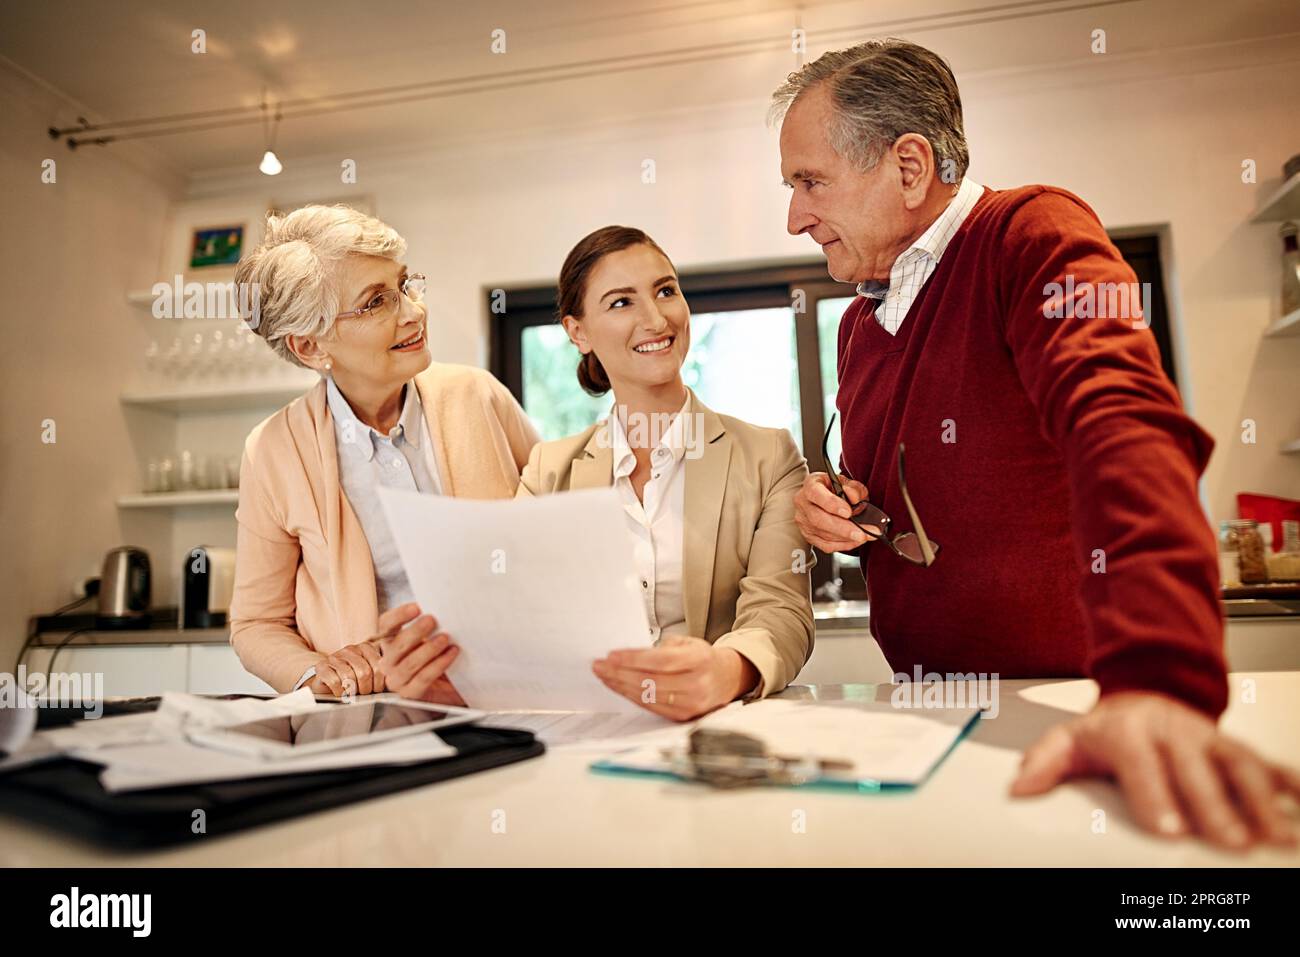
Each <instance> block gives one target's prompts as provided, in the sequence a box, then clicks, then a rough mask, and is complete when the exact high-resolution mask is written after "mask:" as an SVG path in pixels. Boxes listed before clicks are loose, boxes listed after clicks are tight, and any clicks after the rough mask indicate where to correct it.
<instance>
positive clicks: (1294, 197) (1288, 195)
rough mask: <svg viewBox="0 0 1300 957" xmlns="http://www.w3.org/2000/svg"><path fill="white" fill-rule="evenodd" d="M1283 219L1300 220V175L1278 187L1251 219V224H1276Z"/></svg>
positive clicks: (1297, 174)
mask: <svg viewBox="0 0 1300 957" xmlns="http://www.w3.org/2000/svg"><path fill="white" fill-rule="evenodd" d="M1285 219H1300V173H1296V174H1295V175H1294V176H1292V177H1291V178H1290V179H1289V180H1287V181H1286V182H1285V183H1283V184H1282V185H1281V186H1280V187H1278V190H1277V192H1275V193H1274V194H1273V195H1272V196H1270V197H1269V198H1268V199H1266V200H1265V201H1264V205H1263V206H1261V207H1260V208H1259V210H1258V211H1257V212H1256V213H1255V215H1254V216H1252V217H1251V222H1253V223H1278V222H1282V221H1283V220H1285Z"/></svg>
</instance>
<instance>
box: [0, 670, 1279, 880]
mask: <svg viewBox="0 0 1300 957" xmlns="http://www.w3.org/2000/svg"><path fill="white" fill-rule="evenodd" d="M1231 688H1232V705H1231V706H1230V708H1229V710H1228V712H1227V714H1226V716H1225V718H1224V722H1223V723H1224V727H1225V729H1226V730H1227V731H1228V732H1229V733H1231V734H1234V735H1236V736H1238V737H1240V738H1242V739H1244V740H1245V741H1247V742H1249V743H1250V744H1252V745H1253V746H1254V747H1255V748H1256V749H1257V750H1259V751H1260V752H1262V753H1263V754H1265V755H1267V756H1269V757H1271V758H1273V759H1275V760H1282V761H1286V762H1288V763H1290V764H1291V765H1293V766H1297V767H1300V736H1297V735H1296V733H1295V732H1296V729H1297V728H1300V672H1268V673H1258V674H1234V675H1232V676H1231ZM1247 691H1248V692H1249V694H1247V695H1245V696H1244V697H1243V692H1247ZM889 692H890V689H889V688H888V687H887V686H876V685H823V686H796V687H794V688H791V689H789V690H788V691H787V692H786V695H788V696H797V697H804V698H812V699H818V700H828V699H835V698H844V697H876V696H880V697H887V696H888V694H889ZM1095 699H1096V686H1095V685H1094V684H1093V683H1092V682H1090V681H1082V680H1063V681H1058V680H1017V681H1004V682H1002V683H1001V686H1000V713H999V715H998V717H997V718H996V719H993V720H984V721H981V722H980V724H979V726H978V727H976V728H975V729H974V730H973V731H972V733H971V735H970V736H969V737H968V738H967V739H966V740H964V741H963V742H961V744H960V745H958V747H957V748H956V749H955V750H954V751H953V752H952V753H951V754H950V755H949V756H948V758H947V760H946V761H945V762H944V763H943V764H942V765H941V766H940V767H939V768H938V770H937V771H936V772H935V773H934V775H933V776H932V777H931V779H930V780H929V781H927V782H926V783H925V784H924V785H923V786H922V787H920V788H919V789H917V790H915V791H904V792H894V793H883V794H852V793H835V792H822V791H818V792H815V791H805V790H799V789H776V788H773V789H758V790H744V791H725V792H724V791H715V790H710V789H707V788H705V787H703V786H700V785H696V784H688V783H684V782H675V781H667V780H662V779H647V778H633V777H618V776H613V775H601V774H596V773H593V772H591V771H589V770H588V765H589V764H590V763H591V761H592V758H593V755H592V754H590V753H580V752H573V751H563V750H554V751H552V752H550V753H548V754H546V755H544V756H543V757H541V758H537V759H534V760H530V761H525V762H522V763H520V764H515V765H511V766H508V767H503V768H497V769H494V770H491V771H486V772H483V773H480V774H475V775H470V776H468V777H464V778H458V779H455V780H452V781H446V782H443V783H439V784H433V785H429V786H426V787H422V788H417V789H413V790H410V791H405V792H401V793H398V794H394V795H392V796H391V797H385V798H379V799H375V800H370V801H365V802H362V803H360V804H355V805H351V806H348V807H344V808H337V809H334V810H331V811H326V812H323V813H320V814H313V815H309V816H307V817H303V818H299V819H297V820H293V821H288V822H284V823H280V824H275V825H270V826H267V827H265V828H260V829H257V830H253V831H247V832H244V833H241V834H235V835H230V836H228V837H214V838H212V839H210V840H209V841H204V842H202V843H200V844H198V845H194V846H190V847H186V848H182V849H177V850H171V851H163V852H150V853H142V854H133V853H120V852H111V851H106V850H103V849H99V848H96V847H94V846H91V845H87V844H85V843H82V842H80V841H78V840H74V839H71V838H67V837H64V836H62V835H59V834H55V833H53V832H51V831H49V830H46V829H44V828H37V827H35V826H33V825H30V824H27V823H25V822H22V821H18V820H15V819H12V818H7V817H0V865H3V866H78V865H131V864H140V865H163V866H187V865H216V866H222V865H230V866H236V865H238V866H243V865H253V866H277V867H319V866H349V867H357V866H390V865H394V866H401V865H418V866H425V865H458V866H471V867H491V866H513V865H551V866H554V865H596V866H599V865H631V866H651V867H653V866H689V865H704V866H733V865H734V866H762V865H777V866H783V865H798V866H808V865H856V866H912V865H994V866H1044V865H1080V866H1141V867H1161V866H1174V867H1180V866H1212V867H1224V866H1238V865H1251V866H1290V867H1294V866H1297V865H1300V851H1281V850H1274V849H1257V850H1255V851H1252V852H1250V853H1248V854H1232V853H1228V852H1223V851H1217V850H1215V849H1213V848H1211V847H1209V846H1208V845H1205V844H1203V843H1200V842H1197V841H1194V840H1179V841H1166V840H1162V839H1159V838H1155V837H1151V836H1149V835H1147V834H1145V833H1142V832H1140V831H1138V830H1137V829H1136V828H1135V826H1134V825H1133V824H1132V823H1131V822H1130V820H1129V817H1128V812H1127V811H1126V809H1125V807H1124V803H1123V800H1122V798H1121V796H1120V794H1119V792H1118V790H1117V789H1116V788H1115V787H1114V786H1113V785H1111V784H1109V783H1106V782H1103V781H1087V782H1082V783H1073V784H1069V785H1066V786H1063V787H1060V788H1058V789H1057V790H1055V791H1054V792H1052V793H1050V794H1048V795H1046V796H1044V797H1040V798H1032V799H1012V798H1011V797H1009V796H1008V794H1007V789H1008V787H1009V785H1010V783H1011V780H1012V778H1013V776H1014V774H1015V771H1016V768H1017V765H1018V764H1019V761H1020V756H1021V753H1022V751H1023V750H1024V748H1025V747H1026V746H1028V745H1029V744H1030V743H1032V742H1033V741H1034V740H1035V739H1036V738H1037V737H1038V736H1039V735H1040V734H1041V733H1042V732H1043V731H1044V730H1045V729H1047V728H1048V727H1049V726H1051V725H1052V724H1054V723H1056V722H1058V721H1060V720H1062V719H1064V718H1067V717H1068V716H1069V715H1070V714H1072V713H1077V712H1081V711H1085V710H1086V709H1087V708H1089V707H1090V706H1091V704H1092V703H1093V701H1094V700H1095ZM1252 700H1253V703H1250V702H1251V701H1252ZM1099 811H1100V812H1104V821H1105V830H1104V832H1103V833H1097V832H1096V831H1095V830H1094V828H1095V824H1096V822H1097V821H1098V820H1100V819H1101V816H1099V815H1098V813H1097V812H1099ZM502 822H503V823H504V832H502V831H503V829H502V827H501V826H500V824H501V823H502ZM798 822H802V829H800V827H798V826H797V823H798ZM494 824H496V825H497V826H495V827H494Z"/></svg>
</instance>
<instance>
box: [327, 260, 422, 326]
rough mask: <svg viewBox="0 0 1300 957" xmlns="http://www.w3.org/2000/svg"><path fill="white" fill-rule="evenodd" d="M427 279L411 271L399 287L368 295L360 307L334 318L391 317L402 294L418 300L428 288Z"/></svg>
mask: <svg viewBox="0 0 1300 957" xmlns="http://www.w3.org/2000/svg"><path fill="white" fill-rule="evenodd" d="M428 286H429V283H428V280H426V279H425V278H424V275H423V274H422V273H418V272H417V273H412V274H411V275H409V276H407V277H406V278H405V279H403V280H402V282H401V284H400V286H399V289H400V291H399V289H383V290H380V291H379V292H376V293H375V294H374V295H373V296H371V297H370V299H369V301H368V302H366V304H365V305H364V306H362V307H361V308H360V309H353V310H351V311H349V312H340V313H339V314H338V315H337V316H335V317H334V318H335V319H391V318H392V317H393V316H395V315H396V314H397V310H398V307H399V303H400V301H401V297H402V296H406V298H407V299H409V300H411V302H420V301H421V300H422V299H424V293H425V291H426V290H427V289H428Z"/></svg>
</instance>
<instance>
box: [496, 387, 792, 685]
mask: <svg viewBox="0 0 1300 957" xmlns="http://www.w3.org/2000/svg"><path fill="white" fill-rule="evenodd" d="M686 414H688V415H692V414H698V415H699V416H700V419H699V421H700V422H701V423H702V425H703V432H702V436H703V442H704V446H703V454H702V455H701V456H699V457H698V458H691V457H689V456H688V457H687V459H686V460H685V462H684V465H685V467H686V496H685V498H686V502H685V514H684V524H685V528H683V530H682V542H683V544H682V552H683V554H682V589H683V592H684V597H685V606H686V627H687V632H688V634H691V635H695V636H696V637H700V638H704V639H705V640H706V641H709V642H712V643H714V644H718V645H724V646H727V647H730V648H734V649H735V650H736V651H738V652H740V653H741V654H742V655H743V656H744V657H745V658H747V659H748V660H749V661H750V663H752V664H753V665H754V667H755V668H756V669H757V670H758V673H759V675H760V676H761V678H762V681H761V684H760V687H759V689H758V694H760V695H769V694H776V693H777V692H778V691H780V690H782V689H783V688H784V687H785V686H786V685H788V684H789V683H790V682H791V681H793V680H794V678H795V676H796V675H797V674H799V670H800V669H801V668H802V667H803V666H804V663H805V662H806V661H807V660H808V657H809V656H810V655H811V654H812V648H813V610H812V596H811V591H810V576H809V570H810V569H811V567H812V565H813V563H814V561H815V559H814V558H813V556H812V552H811V550H810V549H809V548H808V543H807V542H806V541H804V538H803V535H802V534H801V533H800V531H799V528H798V526H797V525H795V521H794V496H795V493H796V492H797V491H798V490H799V486H800V485H802V484H803V480H804V477H805V476H806V475H807V474H808V466H807V464H806V463H805V462H804V459H803V456H801V455H800V454H799V450H798V449H797V448H796V447H795V444H794V440H793V439H792V438H791V437H790V433H789V432H787V431H786V430H785V429H767V428H762V427H760V426H757V425H750V424H749V423H748V422H744V421H742V420H740V419H734V418H732V417H731V416H727V415H718V414H717V413H716V412H714V411H713V410H711V409H709V408H708V407H707V406H706V405H704V403H703V402H701V401H700V400H699V399H698V398H696V396H695V393H693V392H692V393H691V395H690V405H689V406H688V407H687V412H686ZM607 429H608V426H607V425H606V422H604V421H602V422H598V423H597V424H596V425H593V426H592V427H591V428H589V429H587V430H586V431H584V432H580V433H578V434H577V435H571V436H569V437H568V438H563V439H557V440H555V441H554V442H543V443H541V444H540V445H538V446H537V447H536V448H534V449H533V451H532V454H531V455H530V456H529V457H528V465H527V466H525V468H524V472H523V475H522V477H521V478H520V482H519V490H518V492H517V493H516V495H517V496H520V497H522V496H526V495H545V494H549V493H551V492H563V491H569V490H572V489H581V488H604V487H608V486H609V485H610V484H612V482H613V479H614V468H613V465H614V452H613V449H612V448H611V447H610V442H609V440H608V436H607Z"/></svg>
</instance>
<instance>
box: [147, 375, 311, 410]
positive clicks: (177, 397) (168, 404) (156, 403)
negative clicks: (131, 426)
mask: <svg viewBox="0 0 1300 957" xmlns="http://www.w3.org/2000/svg"><path fill="white" fill-rule="evenodd" d="M314 384H315V377H314V376H313V377H312V378H311V379H305V378H304V379H303V380H301V381H298V382H288V383H283V382H277V383H269V384H268V383H264V382H252V383H241V384H238V385H213V386H205V387H201V388H189V389H173V390H169V391H140V392H125V393H123V394H122V396H121V402H122V404H123V405H133V406H141V407H144V408H149V409H153V410H155V411H158V412H171V413H175V414H180V413H184V412H231V411H241V410H247V409H263V408H265V409H271V408H276V407H278V406H282V405H287V404H288V403H290V402H292V401H293V400H294V399H296V398H298V396H300V395H302V394H303V393H304V392H306V391H307V390H308V389H310V388H311V387H312V386H313V385H314Z"/></svg>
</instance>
